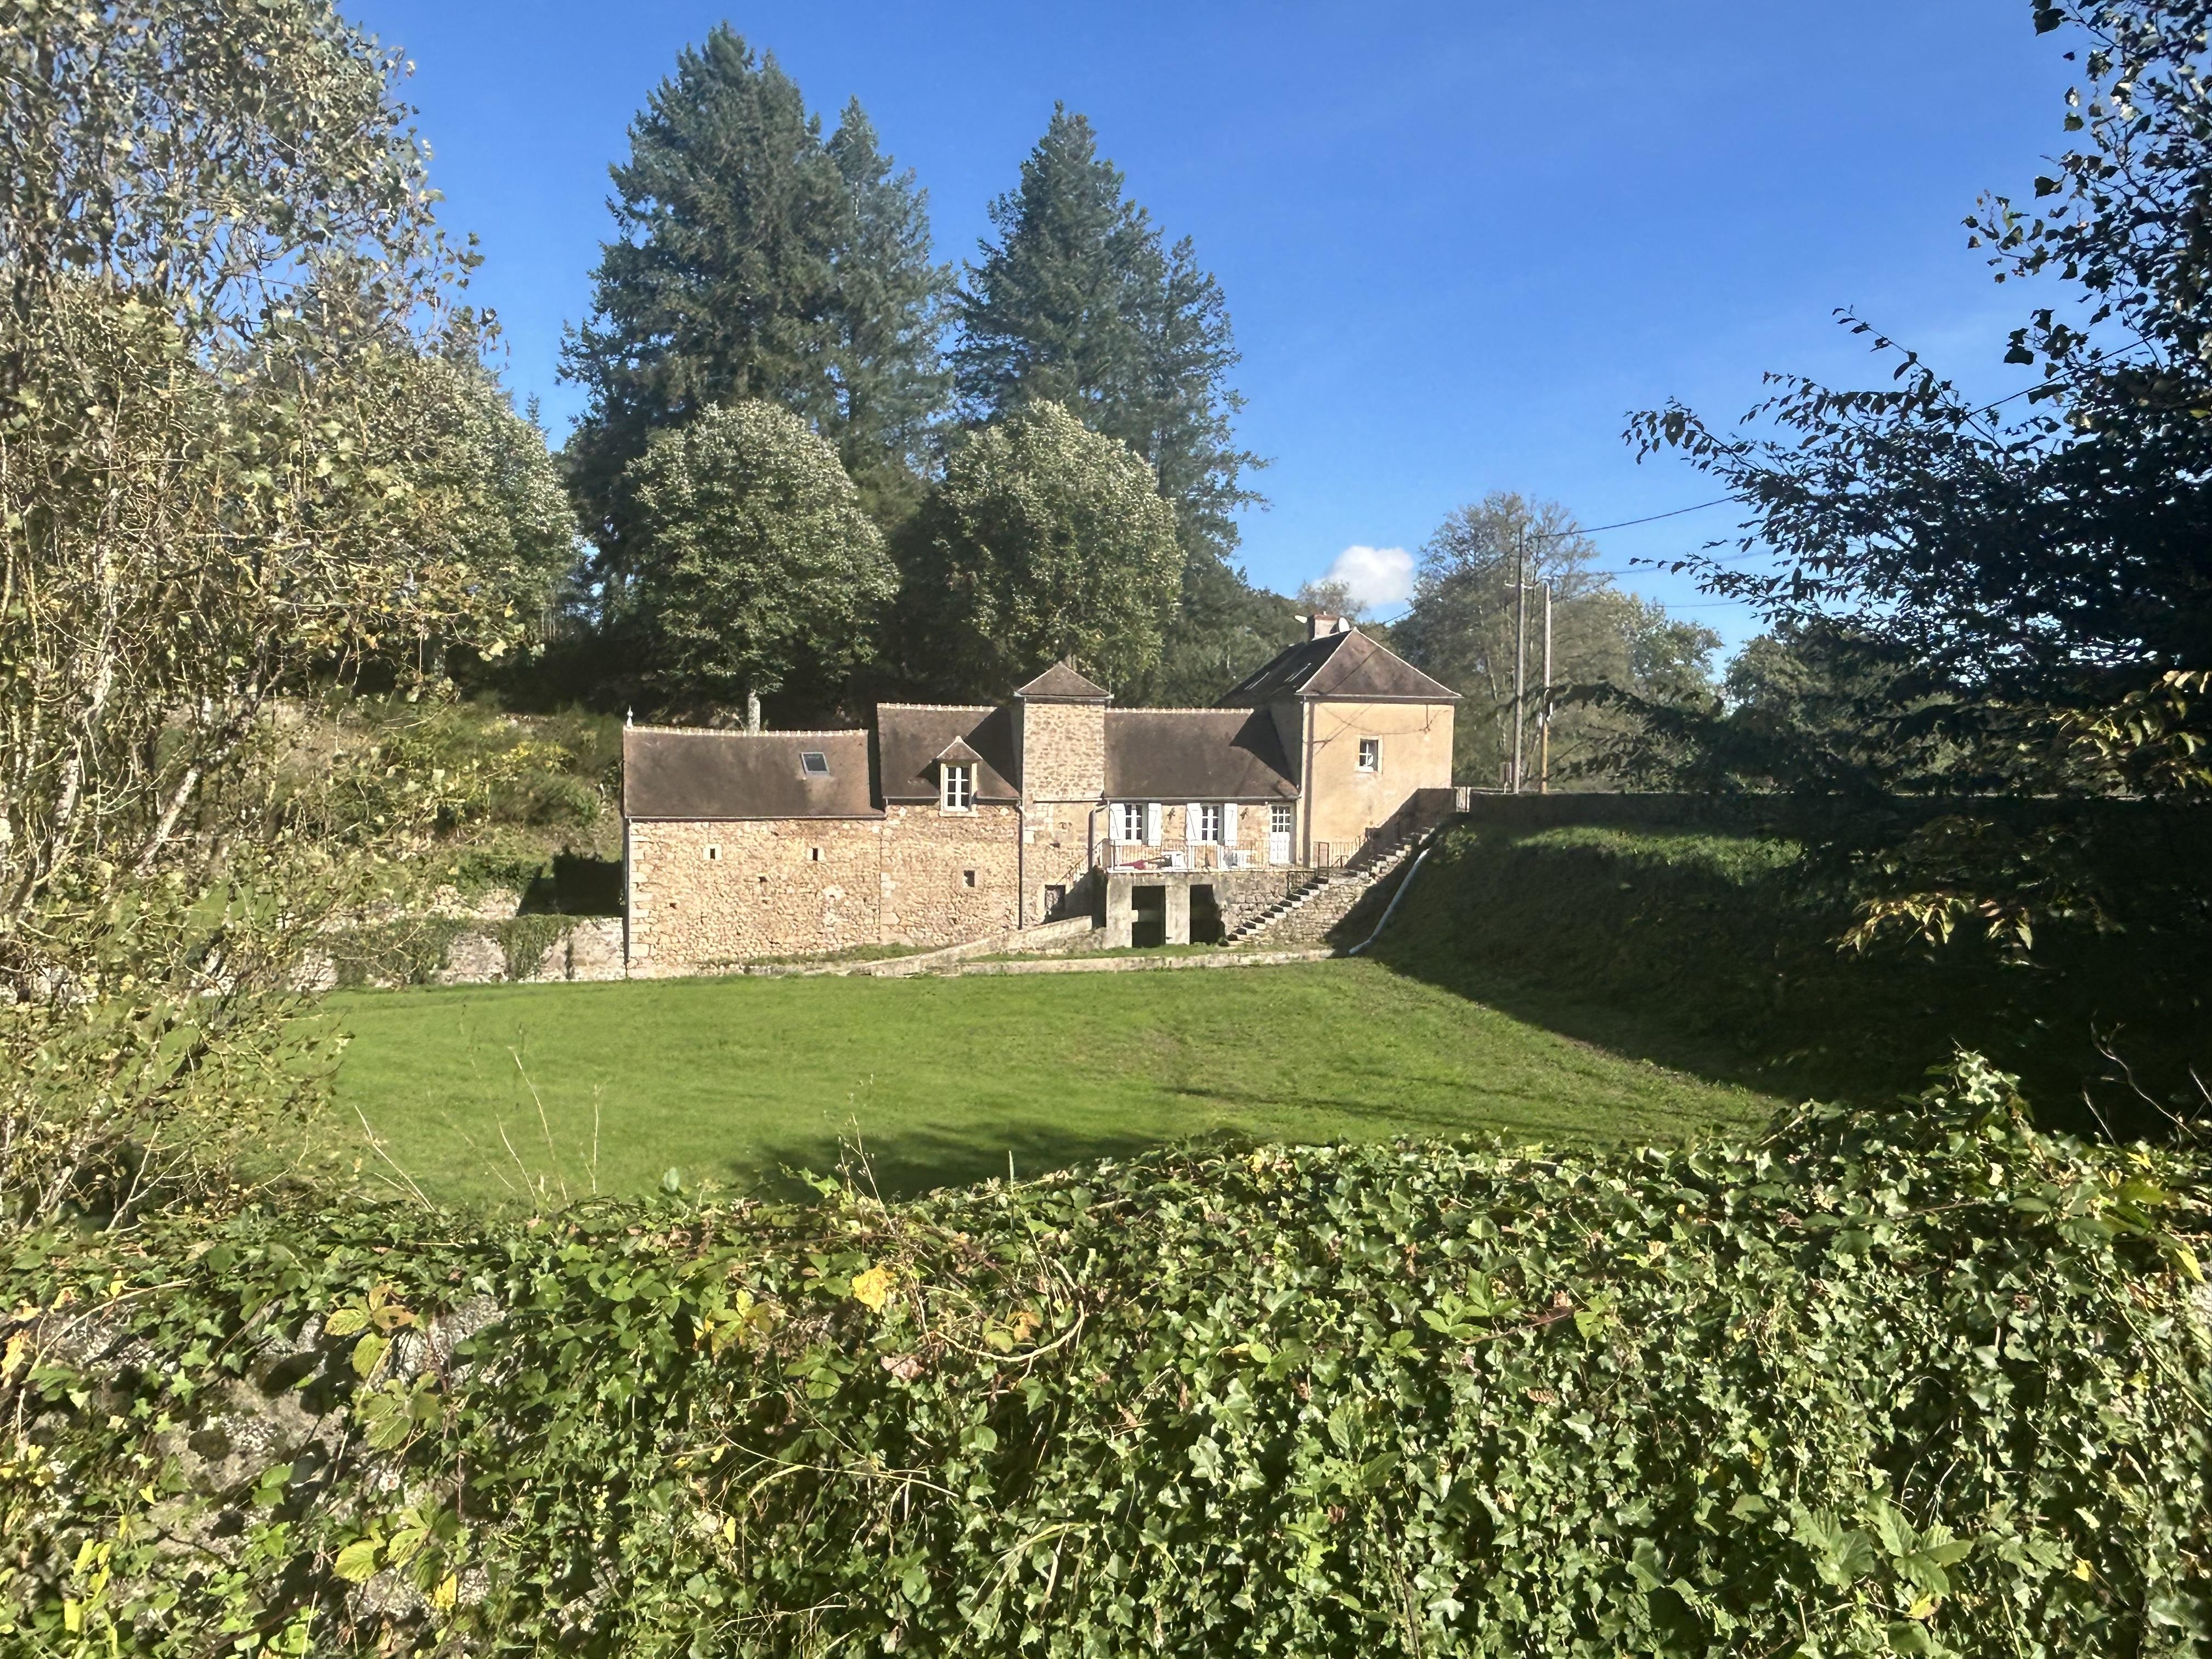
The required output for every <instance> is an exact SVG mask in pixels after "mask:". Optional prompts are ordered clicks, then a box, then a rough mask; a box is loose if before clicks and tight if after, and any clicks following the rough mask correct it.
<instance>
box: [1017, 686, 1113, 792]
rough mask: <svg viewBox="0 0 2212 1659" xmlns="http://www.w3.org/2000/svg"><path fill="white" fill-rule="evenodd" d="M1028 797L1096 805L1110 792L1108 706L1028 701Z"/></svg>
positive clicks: (1024, 741)
mask: <svg viewBox="0 0 2212 1659" xmlns="http://www.w3.org/2000/svg"><path fill="white" fill-rule="evenodd" d="M1021 720H1022V793H1023V794H1024V796H1025V797H1027V798H1028V799H1030V800H1031V801H1048V800H1051V801H1095V800H1097V799H1098V798H1099V796H1100V795H1102V794H1103V793H1105V789H1106V705H1105V704H1104V703H1103V702H1024V703H1023V704H1022V706H1021Z"/></svg>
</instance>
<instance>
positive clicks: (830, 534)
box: [628, 399, 898, 730]
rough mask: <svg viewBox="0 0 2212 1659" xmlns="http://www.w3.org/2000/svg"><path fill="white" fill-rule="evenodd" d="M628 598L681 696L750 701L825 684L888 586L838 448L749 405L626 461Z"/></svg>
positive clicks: (755, 710)
mask: <svg viewBox="0 0 2212 1659" xmlns="http://www.w3.org/2000/svg"><path fill="white" fill-rule="evenodd" d="M628 483H629V494H630V496H631V511H632V512H633V513H634V515H635V525H636V528H635V538H636V551H635V555H634V568H635V580H634V583H633V586H632V602H633V603H634V604H635V606H636V610H637V612H638V616H639V618H640V620H641V623H643V626H644V628H645V630H646V633H647V637H648V638H649V639H650V640H651V641H653V651H654V653H655V659H656V663H657V665H658V667H659V672H660V675H661V678H662V682H663V684H665V686H667V687H668V688H669V690H670V691H671V694H672V695H674V696H678V697H679V698H685V697H704V698H706V699H708V700H711V701H715V702H723V703H728V702H735V701H737V700H739V699H742V700H743V702H744V705H745V709H746V723H747V725H748V726H750V727H752V728H754V729H756V730H757V729H758V727H759V726H760V699H761V697H762V696H763V695H765V694H767V693H770V692H775V691H779V690H782V689H783V688H784V687H785V685H786V684H787V683H788V682H789V681H790V680H791V679H792V678H793V677H794V676H798V675H805V676H808V677H811V678H813V679H814V680H815V681H817V683H818V682H822V681H829V680H834V679H835V678H836V677H837V676H839V675H841V674H842V672H843V671H845V670H846V669H848V668H849V667H851V666H852V665H854V664H855V663H857V662H860V661H863V660H865V659H866V658H867V657H868V656H869V655H870V654H871V653H872V648H873V647H872V625H873V624H874V623H875V622H876V620H877V617H878V615H879V613H880V612H881V611H882V609H883V608H884V605H887V604H888V603H889V602H890V598H891V596H892V594H893V593H895V592H896V591H897V588H898V577H897V574H896V571H895V570H894V569H893V568H892V565H891V562H890V557H889V556H888V555H886V554H885V552H884V538H883V534H882V532H880V531H878V529H877V528H876V526H875V525H874V523H873V522H872V520H870V519H869V517H868V515H867V513H866V512H865V511H863V510H862V508H861V506H860V492H859V491H858V490H857V489H855V488H854V484H853V481H852V480H851V479H850V478H848V477H846V476H845V470H844V468H843V467H842V466H841V465H839V464H838V461H837V453H836V451H835V450H834V449H832V448H831V447H829V444H828V443H827V442H826V441H823V439H822V438H820V437H818V436H817V435H816V434H815V433H814V432H813V431H811V429H810V428H808V427H807V425H806V423H805V422H804V421H802V420H800V419H799V417H798V416H796V415H793V414H792V413H791V412H790V411H789V410H786V409H783V408H781V407H780V406H779V405H777V404H769V403H764V402H761V401H759V400H757V399H756V400H753V401H750V402H746V403H741V404H733V405H731V406H728V407H722V406H719V405H717V406H714V407H710V408H708V409H707V410H703V411H702V413H701V414H700V415H699V416H698V417H697V418H696V420H693V421H690V422H687V423H685V424H684V425H683V426H681V427H676V428H671V429H669V430H667V431H665V432H658V433H655V434H654V435H653V439H652V441H651V442H649V443H648V444H647V446H646V452H645V453H644V455H643V456H641V458H640V459H638V460H637V462H636V463H635V465H633V466H632V467H631V468H630V471H629V480H628Z"/></svg>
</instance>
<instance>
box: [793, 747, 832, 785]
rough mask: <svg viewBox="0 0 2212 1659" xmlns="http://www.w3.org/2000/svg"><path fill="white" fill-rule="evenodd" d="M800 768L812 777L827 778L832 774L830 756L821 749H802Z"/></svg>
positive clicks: (800, 752)
mask: <svg viewBox="0 0 2212 1659" xmlns="http://www.w3.org/2000/svg"><path fill="white" fill-rule="evenodd" d="M799 771H800V772H801V773H803V774H804V775H806V776H807V777H810V778H826V777H828V776H829V756H827V755H825V754H823V752H822V751H821V750H819V749H802V750H799Z"/></svg>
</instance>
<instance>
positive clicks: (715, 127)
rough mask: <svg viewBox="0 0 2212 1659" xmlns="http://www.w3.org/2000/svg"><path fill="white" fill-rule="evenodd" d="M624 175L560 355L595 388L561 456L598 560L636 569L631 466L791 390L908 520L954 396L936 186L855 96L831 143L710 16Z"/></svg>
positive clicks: (869, 488) (889, 512)
mask: <svg viewBox="0 0 2212 1659" xmlns="http://www.w3.org/2000/svg"><path fill="white" fill-rule="evenodd" d="M612 171H613V179H614V184H615V191H616V194H615V197H614V200H613V202H612V204H611V205H612V208H613V210H614V215H615V228H616V235H615V238H614V240H611V241H610V242H609V243H607V244H606V246H605V250H604V252H603V254H602V257H601V258H600V262H599V269H598V270H597V272H596V273H595V275H594V286H593V291H592V314H591V316H590V318H589V319H587V320H586V322H585V323H583V324H582V325H580V326H579V327H577V328H576V329H574V331H572V332H571V334H570V336H569V338H568V344H567V347H566V349H565V352H564V364H565V372H566V374H568V376H569V378H571V379H572V380H576V381H577V382H579V383H580V385H582V386H583V387H584V389H585V392H586V397H587V398H588V399H589V404H588V408H587V410H586V414H585V416H584V419H583V420H582V422H580V425H579V426H578V428H577V430H576V433H575V435H574V438H573V439H572V440H571V442H570V446H569V457H570V461H571V465H572V468H573V475H574V483H575V488H576V492H577V496H578V501H579V504H580V508H581V510H582V512H583V513H584V516H585V519H586V523H587V524H588V525H589V526H591V528H592V534H593V535H594V537H595V538H597V540H598V541H599V547H600V550H601V554H602V556H603V560H604V562H605V567H606V569H605V574H609V575H611V576H613V577H615V578H616V579H617V580H619V579H621V578H622V577H623V576H624V575H625V574H627V555H626V552H625V550H624V548H623V534H624V531H625V521H624V519H623V511H624V503H625V499H626V498H625V497H624V495H623V492H622V490H621V489H620V487H619V486H620V479H621V477H622V474H623V469H624V468H626V467H627V466H629V464H630V463H631V462H632V461H634V460H635V459H637V457H638V456H640V455H641V454H642V453H644V452H645V449H646V447H647V441H648V440H649V439H650V437H651V435H652V434H653V433H654V432H656V431H659V430H660V429H662V428H669V427H675V426H680V425H682V424H684V422H687V421H690V420H692V419H694V418H696V417H697V416H698V415H699V414H700V413H701V412H702V410H705V409H707V408H708V407H709V406H710V405H713V404H720V403H734V402H739V401H743V400H745V399H750V398H766V399H769V400H771V401H773V402H775V403H779V404H783V405H784V406H785V407H787V408H788V409H790V410H793V412H794V413H795V414H797V415H799V416H802V417H803V418H804V419H805V420H806V421H807V422H809V423H810V424H811V426H812V427H813V428H815V430H817V432H820V433H821V434H823V436H824V437H826V438H827V439H828V440H829V441H830V443H831V444H832V445H833V447H835V448H836V451H837V453H838V454H839V456H840V458H841V459H842V462H843V464H844V465H846V467H847V469H848V471H849V472H850V474H851V475H852V476H853V477H854V478H855V479H856V480H858V481H859V482H860V484H861V486H862V488H863V489H864V491H866V493H867V496H868V499H869V501H871V503H872V504H874V505H876V506H878V508H879V510H881V511H882V512H883V513H884V514H885V516H887V517H890V516H896V511H897V510H898V509H899V508H900V507H902V506H903V505H905V504H908V503H910V502H911V501H912V500H913V498H914V496H915V494H916V489H915V484H914V483H913V475H914V473H915V471H916V469H917V468H919V467H920V466H921V464H922V454H923V451H924V448H925V447H926V444H927V436H928V431H929V427H930V422H932V420H933V418H934V417H935V416H936V415H937V413H938V411H939V407H940V405H941V404H942V403H943V402H944V398H945V388H946V381H945V376H944V374H943V373H942V371H941V369H940V368H939V361H938V355H937V334H938V310H939V304H940V301H941V297H942V295H943V294H944V292H945V289H946V288H947V286H948V281H949V279H948V276H947V274H946V273H945V271H944V270H942V269H941V268H940V267H939V266H938V265H936V264H933V263H932V261H931V258H930V237H929V222H928V215H927V200H926V197H925V195H924V193H923V192H922V191H921V190H920V189H919V188H918V187H917V186H916V185H915V181H914V176H913V174H912V173H910V172H909V173H898V172H896V171H894V165H893V163H892V161H890V158H889V157H888V156H885V155H884V154H883V153H882V152H881V150H880V149H878V145H877V141H876V135H875V131H874V129H873V128H872V126H871V125H869V123H868V120H867V118H866V114H865V113H863V112H862V111H861V110H860V106H859V104H858V103H857V102H855V103H853V104H850V105H848V106H847V107H846V110H845V112H844V114H843V116H842V119H841V122H840V125H839V126H838V128H837V131H836V132H835V133H833V134H832V135H831V136H830V137H829V139H828V140H827V141H826V142H825V141H824V139H823V135H822V125H821V122H820V120H819V118H817V117H815V116H812V115H810V114H809V113H808V112H807V110H806V106H805V99H804V98H803V97H802V96H801V94H800V92H799V87H798V86H797V84H796V83H795V82H793V81H792V79H791V78H790V76H787V75H786V74H785V73H784V71H783V70H782V69H781V67H780V66H779V65H778V64H777V63H776V61H775V58H772V57H763V58H756V57H755V56H754V54H753V52H751V50H750V48H749V47H747V46H746V45H745V43H744V40H741V39H740V38H739V37H738V35H737V34H736V33H733V32H732V31H731V30H730V29H729V28H728V27H726V26H722V27H716V28H715V29H714V31H713V32H712V33H709V34H708V37H707V39H706V40H705V42H704V43H703V44H702V45H701V46H696V47H693V48H690V49H687V50H686V51H685V52H684V54H683V56H682V57H681V58H679V59H678V63H677V68H676V73H675V75H674V76H672V77H671V78H670V79H669V80H667V81H665V82H662V84H661V85H660V86H659V88H657V89H656V90H655V91H654V92H653V95H652V97H651V98H650V99H649V100H647V105H646V107H645V109H644V111H643V112H641V114H640V115H639V116H638V118H637V119H636V120H635V122H634V123H633V124H632V125H631V128H630V154H629V159H628V160H627V161H623V162H622V163H620V164H619V165H617V167H614V169H613V170H612Z"/></svg>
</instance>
